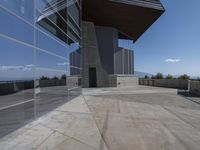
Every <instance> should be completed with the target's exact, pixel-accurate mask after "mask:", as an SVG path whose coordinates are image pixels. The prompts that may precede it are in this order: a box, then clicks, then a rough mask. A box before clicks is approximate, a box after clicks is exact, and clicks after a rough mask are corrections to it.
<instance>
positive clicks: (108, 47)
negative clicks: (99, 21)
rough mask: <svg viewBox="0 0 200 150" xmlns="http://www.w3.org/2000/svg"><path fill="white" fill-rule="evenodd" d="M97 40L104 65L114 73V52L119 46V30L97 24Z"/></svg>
mask: <svg viewBox="0 0 200 150" xmlns="http://www.w3.org/2000/svg"><path fill="white" fill-rule="evenodd" d="M95 29H96V34H97V42H98V48H99V55H100V59H101V64H102V67H103V68H104V69H105V71H106V72H107V73H108V74H114V52H115V50H116V49H117V48H118V31H117V29H115V28H111V27H101V26H96V27H95Z"/></svg>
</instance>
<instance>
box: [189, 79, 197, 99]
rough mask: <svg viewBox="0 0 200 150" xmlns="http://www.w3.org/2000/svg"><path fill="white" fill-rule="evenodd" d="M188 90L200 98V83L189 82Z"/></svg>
mask: <svg viewBox="0 0 200 150" xmlns="http://www.w3.org/2000/svg"><path fill="white" fill-rule="evenodd" d="M188 90H189V92H190V93H191V94H195V95H197V96H200V81H189V83H188Z"/></svg>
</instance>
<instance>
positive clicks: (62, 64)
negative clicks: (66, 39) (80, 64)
mask: <svg viewBox="0 0 200 150" xmlns="http://www.w3.org/2000/svg"><path fill="white" fill-rule="evenodd" d="M68 64H69V63H67V62H63V63H58V64H57V65H58V66H65V65H68Z"/></svg>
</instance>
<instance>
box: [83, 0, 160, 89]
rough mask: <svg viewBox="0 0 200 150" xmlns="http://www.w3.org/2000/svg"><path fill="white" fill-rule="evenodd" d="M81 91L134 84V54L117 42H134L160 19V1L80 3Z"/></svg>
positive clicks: (88, 1) (102, 0) (119, 0)
mask: <svg viewBox="0 0 200 150" xmlns="http://www.w3.org/2000/svg"><path fill="white" fill-rule="evenodd" d="M82 7H83V21H84V22H83V32H82V39H83V40H82V55H83V87H110V86H111V87H112V86H121V85H128V84H130V85H133V84H137V83H138V80H137V78H136V77H135V76H134V52H133V51H132V50H128V49H124V48H120V47H119V44H118V39H126V40H132V42H135V41H136V40H137V39H138V38H139V37H140V36H141V35H142V34H143V33H144V32H145V31H146V30H147V29H148V28H149V27H150V26H151V25H152V24H153V23H154V22H155V21H156V20H157V19H158V18H159V17H160V15H162V14H163V12H164V8H163V6H162V4H161V3H160V1H159V0H83V6H82Z"/></svg>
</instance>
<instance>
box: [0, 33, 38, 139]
mask: <svg viewBox="0 0 200 150" xmlns="http://www.w3.org/2000/svg"><path fill="white" fill-rule="evenodd" d="M33 52H34V51H33V49H32V48H30V47H27V46H24V45H22V44H19V43H16V42H14V41H11V40H8V39H6V38H2V37H0V53H1V55H0V137H2V136H4V135H6V134H8V133H9V132H11V131H13V130H15V129H17V128H18V127H20V126H21V125H23V124H24V123H26V122H27V121H28V120H30V119H31V118H33V116H34V101H33V98H34V90H33V88H34V81H33V79H34V76H33V67H34V65H33Z"/></svg>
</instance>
